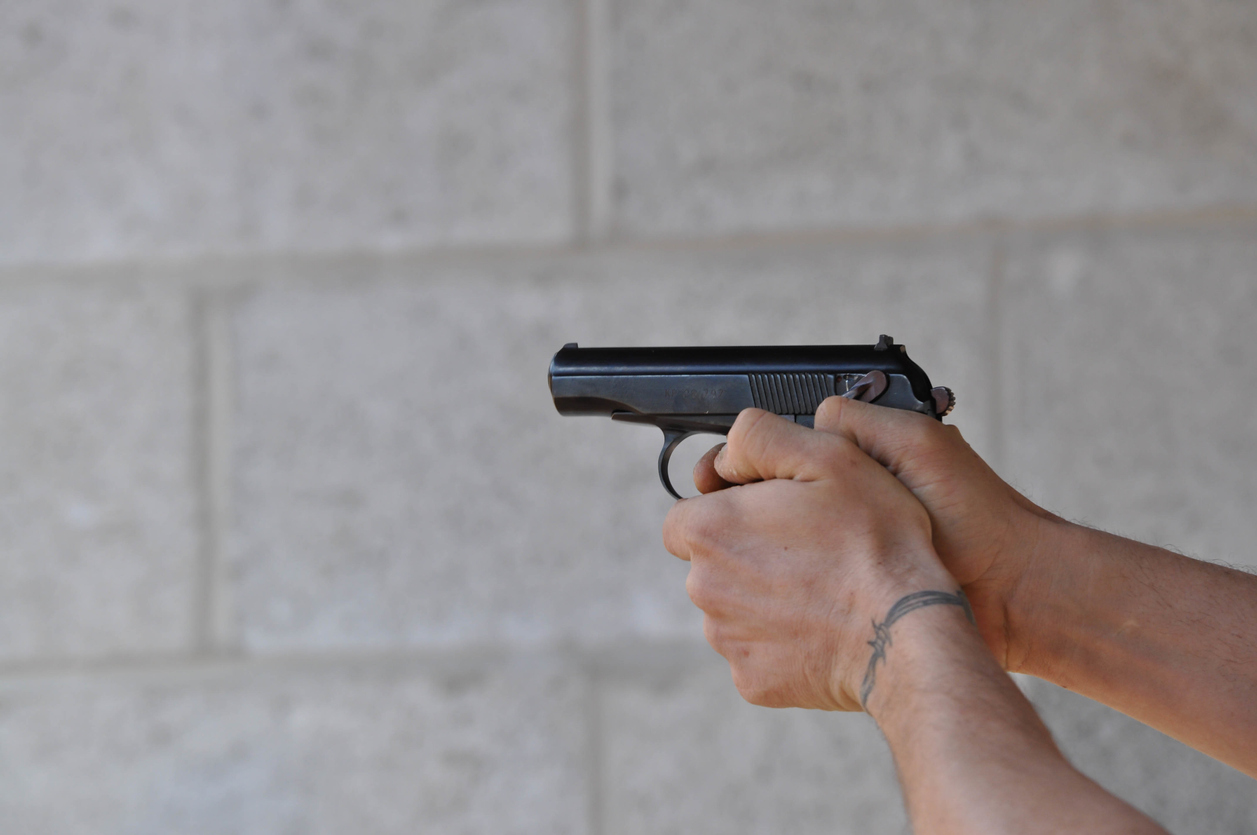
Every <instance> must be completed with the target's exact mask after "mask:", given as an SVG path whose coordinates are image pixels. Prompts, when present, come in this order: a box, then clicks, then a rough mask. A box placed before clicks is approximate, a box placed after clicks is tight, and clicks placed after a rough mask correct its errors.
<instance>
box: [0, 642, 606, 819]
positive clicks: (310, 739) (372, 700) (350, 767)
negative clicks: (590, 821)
mask: <svg viewBox="0 0 1257 835" xmlns="http://www.w3.org/2000/svg"><path fill="white" fill-rule="evenodd" d="M583 704H584V689H583V686H582V685H581V683H580V682H579V680H576V679H572V678H569V677H567V676H565V675H563V674H562V672H561V671H560V670H557V669H555V668H554V666H553V665H549V666H547V665H545V664H542V665H538V666H537V667H535V668H534V669H529V670H525V669H522V668H521V667H520V666H515V667H498V668H488V669H484V670H481V671H479V672H462V673H456V674H446V675H432V674H425V673H423V672H422V671H421V670H418V669H414V668H413V666H410V667H408V666H407V665H405V664H400V665H399V668H398V669H396V670H393V671H385V670H383V669H382V668H380V667H378V666H377V667H376V668H374V669H371V668H367V669H354V668H352V667H349V668H340V669H337V668H329V669H325V670H323V671H318V670H305V671H302V670H296V671H286V672H285V674H283V675H278V674H275V673H270V672H266V671H256V670H254V671H247V670H246V671H244V672H242V673H233V672H231V671H225V672H215V671H213V670H210V671H203V672H188V673H185V674H173V675H170V676H167V677H166V679H165V680H161V679H160V677H159V678H154V679H151V680H150V678H149V677H147V676H141V677H139V678H137V679H134V680H130V681H128V680H125V679H123V680H106V681H99V682H91V681H87V680H82V681H45V682H42V683H39V682H36V683H33V684H24V685H11V686H5V687H3V688H2V689H0V740H3V743H4V744H3V746H2V749H0V772H3V774H4V775H5V779H4V780H3V782H2V784H0V816H2V817H3V819H4V821H5V829H6V830H7V831H11V832H23V833H29V835H77V833H84V835H87V833H90V834H91V835H111V833H118V835H121V834H122V833H128V835H132V834H137V833H138V834H142V835H147V834H148V833H152V834H153V835H157V833H167V832H179V833H188V835H210V833H224V835H226V833H231V834H232V835H248V833H259V834H260V833H267V835H269V834H270V833H277V832H285V833H287V832H292V833H297V832H300V833H310V835H318V833H344V832H355V833H363V835H377V834H378V835H383V833H468V834H469V835H470V833H486V834H487V833H499V832H502V833H535V832H554V833H566V834H567V835H576V833H583V832H585V831H587V830H586V821H587V817H588V812H587V809H586V796H587V791H586V788H585V780H586V773H587V772H586V770H585V769H584V768H583V767H582V764H581V756H582V754H583V752H584V744H585V743H584V740H585V728H584V724H583V722H584V715H585V713H584V710H583V707H582V706H583Z"/></svg>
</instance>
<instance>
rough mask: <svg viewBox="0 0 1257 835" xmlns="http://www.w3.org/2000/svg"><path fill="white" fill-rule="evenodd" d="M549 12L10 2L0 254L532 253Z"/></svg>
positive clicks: (567, 187) (564, 57) (548, 168)
mask: <svg viewBox="0 0 1257 835" xmlns="http://www.w3.org/2000/svg"><path fill="white" fill-rule="evenodd" d="M573 19H574V10H573V8H572V4H571V3H570V2H568V0H529V1H528V2H506V0H493V2H488V3H475V4H469V3H461V2H455V0H425V2H417V3H400V4H399V3H388V2H383V1H382V0H371V1H370V2H362V3H349V4H346V3H337V2H332V0H300V2H295V3H288V2H266V3H256V2H251V0H226V2H217V3H197V2H191V1H190V0H176V2H156V1H155V0H131V2H123V3H114V4H110V5H108V6H102V5H100V4H96V3H90V2H81V0H63V1H62V2H57V3H44V2H33V0H19V2H16V3H8V4H6V7H5V24H6V25H5V27H4V33H3V34H0V112H2V113H4V114H5V117H4V119H3V120H0V194H2V195H4V197H3V198H2V199H0V251H2V252H3V255H2V256H0V258H3V259H4V260H7V261H21V260H62V259H66V258H70V259H81V258H90V257H98V256H99V257H107V258H115V257H122V256H149V255H152V254H159V253H160V254H172V253H174V254H182V253H188V252H200V251H211V250H212V251H223V250H227V251H237V250H257V249H262V250H269V249H315V250H323V249H329V248H346V247H349V248H366V247H377V246H383V247H405V246H412V245H424V244H430V243H434V242H439V243H442V244H450V243H463V242H502V241H553V240H556V239H562V238H565V237H566V236H568V235H569V233H570V231H571V228H572V217H571V214H572V207H571V193H572V190H573V186H572V179H571V177H572V175H571V170H570V169H571V155H572V149H571V147H570V134H571V123H572V118H573V117H572V89H571V87H572V77H573V69H572V60H573V56H574V55H575V48H574V46H573V44H572V38H573V37H574V35H573V26H574V24H573Z"/></svg>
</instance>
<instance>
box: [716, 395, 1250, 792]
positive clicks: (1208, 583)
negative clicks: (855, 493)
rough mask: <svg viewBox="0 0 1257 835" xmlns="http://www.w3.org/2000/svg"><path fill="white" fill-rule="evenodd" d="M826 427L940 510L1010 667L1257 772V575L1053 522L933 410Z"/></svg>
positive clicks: (942, 545)
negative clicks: (930, 415)
mask: <svg viewBox="0 0 1257 835" xmlns="http://www.w3.org/2000/svg"><path fill="white" fill-rule="evenodd" d="M816 426H817V428H818V429H821V430H822V431H824V432H827V433H832V434H836V435H838V436H839V437H842V438H845V439H847V440H849V441H850V442H852V443H854V444H856V445H857V446H859V447H860V448H861V450H862V451H864V452H865V453H867V454H868V455H870V456H871V457H872V458H873V459H875V460H876V461H878V462H879V463H881V464H882V465H883V466H885V467H886V468H887V470H888V471H889V472H891V473H893V474H895V475H896V476H897V478H898V479H899V481H900V482H901V483H902V484H904V486H906V487H907V488H908V489H909V490H911V491H912V493H913V495H914V496H915V497H916V498H917V500H918V501H920V502H921V504H922V505H924V507H925V508H926V510H927V511H928V512H929V515H930V519H931V522H932V525H933V540H934V546H935V549H936V551H937V553H938V554H939V556H940V557H941V558H942V561H943V564H944V565H945V566H946V567H947V569H948V570H949V571H950V572H951V574H952V575H953V576H954V577H955V578H956V580H957V581H958V582H959V583H960V585H961V587H962V588H963V589H964V590H965V593H966V595H967V596H968V598H969V600H970V602H971V603H972V606H973V611H974V615H975V617H976V619H977V623H978V626H979V629H980V631H981V633H982V637H983V638H984V639H985V641H986V644H987V646H988V647H989V648H990V650H991V653H992V654H993V655H994V657H995V658H996V659H997V660H998V661H999V662H1000V665H1001V666H1002V667H1003V668H1004V669H1005V670H1008V671H1010V672H1019V673H1027V674H1029V675H1033V676H1036V677H1038V678H1042V679H1046V680H1048V681H1052V682H1054V683H1056V684H1059V685H1061V686H1063V687H1067V688H1069V689H1070V690H1073V691H1075V692H1078V693H1082V694H1083V695H1085V696H1088V697H1090V698H1092V699H1095V700H1096V701H1099V702H1103V703H1104V704H1107V705H1109V706H1110V707H1113V708H1115V709H1117V710H1120V711H1121V712H1123V713H1126V714H1127V715H1129V716H1132V717H1134V718H1136V719H1139V720H1140V721H1142V722H1144V723H1146V724H1148V725H1151V726H1152V727H1154V728H1157V729H1158V730H1160V731H1162V732H1164V733H1166V734H1167V735H1169V736H1172V737H1174V738H1176V739H1178V740H1180V741H1181V742H1184V743H1186V744H1187V745H1190V746H1192V747H1193V748H1196V749H1197V750H1200V751H1202V752H1204V753H1206V754H1208V755H1210V756H1212V757H1214V758H1215V759H1218V760H1221V761H1222V762H1225V763H1228V764H1229V765H1231V766H1233V767H1234V768H1236V769H1238V770H1240V771H1242V772H1244V773H1246V774H1248V775H1249V776H1251V777H1255V778H1257V576H1253V575H1251V574H1247V573H1245V572H1242V571H1237V570H1235V569H1231V568H1226V567H1223V566H1219V565H1214V564H1212V563H1207V562H1202V561H1200V560H1194V559H1191V558H1188V557H1185V556H1183V555H1181V554H1176V553H1174V552H1172V551H1167V550H1165V549H1163V548H1156V547H1154V546H1151V545H1145V544H1142V543H1139V542H1134V541H1132V540H1129V539H1123V538H1121V537H1118V536H1113V535H1112V534H1108V533H1104V532H1102V531H1097V530H1093V529H1090V528H1086V527H1083V526H1081V525H1077V524H1073V523H1071V522H1068V521H1065V520H1063V519H1061V518H1059V517H1057V516H1055V515H1053V514H1051V513H1048V512H1047V511H1045V510H1043V509H1042V508H1040V507H1038V506H1036V505H1035V504H1034V503H1032V502H1030V501H1029V500H1028V499H1026V498H1025V497H1023V496H1021V495H1020V494H1019V493H1018V492H1017V491H1016V490H1014V489H1013V488H1012V487H1010V486H1009V485H1008V484H1006V483H1005V482H1004V481H1003V480H1002V479H1000V478H999V476H997V475H996V474H995V473H994V471H992V470H991V468H990V467H988V466H987V465H986V463H985V462H984V461H983V460H982V459H981V458H980V457H978V455H977V454H976V453H975V452H974V451H973V450H972V449H971V448H970V447H969V445H968V444H967V443H965V441H964V439H963V438H962V437H961V435H960V432H959V430H957V429H956V428H955V427H954V426H945V425H943V424H942V423H939V422H938V421H936V420H932V419H930V418H928V417H925V416H924V415H919V414H915V413H910V412H905V411H901V410H896V409H886V408H882V407H878V406H872V405H869V404H866V403H857V402H852V401H849V400H844V399H842V398H836V397H835V398H830V399H829V400H826V401H825V402H824V403H823V404H821V408H820V409H819V410H818V412H817V415H816ZM711 462H712V457H708V458H707V459H704V462H701V463H700V465H699V467H698V468H696V470H697V471H698V478H699V479H700V480H702V481H703V482H704V486H705V487H707V488H708V489H711V488H713V487H718V486H719V475H718V473H717V472H716V471H715V470H714V469H713V468H712V467H711Z"/></svg>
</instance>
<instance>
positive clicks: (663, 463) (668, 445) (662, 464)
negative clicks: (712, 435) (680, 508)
mask: <svg viewBox="0 0 1257 835" xmlns="http://www.w3.org/2000/svg"><path fill="white" fill-rule="evenodd" d="M697 434H699V433H698V432H669V431H668V430H667V429H665V430H663V449H661V450H660V451H659V481H660V482H662V483H663V489H665V490H667V491H668V495H670V496H672V498H674V499H676V500H677V501H680V500H681V494H680V493H678V492H677V491H676V488H674V487H673V486H672V479H670V478H668V462H669V461H671V460H672V453H673V451H674V450H675V449H676V448H677V447H678V446H680V445H681V442H682V441H684V440H685V439H686V438H688V437H689V436H691V435H697Z"/></svg>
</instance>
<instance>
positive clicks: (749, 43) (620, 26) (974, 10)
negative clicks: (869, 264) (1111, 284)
mask: <svg viewBox="0 0 1257 835" xmlns="http://www.w3.org/2000/svg"><path fill="white" fill-rule="evenodd" d="M612 18H613V26H612V36H611V45H612V46H611V48H612V56H611V62H610V63H611V83H610V94H609V95H610V102H609V109H610V112H611V117H610V118H611V121H612V130H611V143H612V148H611V150H610V158H611V159H612V166H613V169H614V191H613V196H612V225H613V226H614V227H615V228H617V229H619V230H620V231H622V232H625V233H629V234H638V235H663V236H673V235H677V234H683V233H703V232H729V231H738V230H743V229H781V228H798V227H824V226H833V225H840V226H841V225H854V226H870V225H871V226H880V225H893V224H904V223H909V224H911V223H935V222H939V221H947V222H953V221H965V220H972V219H981V218H987V217H1011V218H1036V217H1051V216H1058V215H1067V214H1073V213H1080V212H1081V213H1095V212H1099V213H1105V212H1132V211H1135V212H1143V211H1153V210H1163V209H1190V208H1192V207H1197V206H1206V205H1213V204H1227V203H1236V202H1238V203H1244V204H1246V205H1252V204H1253V202H1254V194H1257V153H1254V149H1255V148H1257V145H1255V144H1254V143H1255V142H1257V139H1255V137H1257V98H1255V97H1254V96H1253V95H1252V83H1251V80H1252V79H1253V78H1254V77H1257V48H1254V47H1255V46H1257V7H1254V6H1253V5H1252V4H1250V3H1236V2H1230V1H1229V0H1193V2H1189V3H1182V2H1166V1H1165V0H1158V1H1157V2H1103V0H1068V1H1067V2H1060V3H1038V4H1035V3H1002V4H994V5H992V4H989V3H983V2H978V1H977V0H944V2H936V0H928V1H927V0H921V1H920V2H911V3H880V2H877V0H860V2H854V3H830V2H823V0H786V2H781V3H757V2H754V0H736V2H725V0H692V1H691V2H685V3H677V2H673V0H650V1H649V2H633V3H613V4H612Z"/></svg>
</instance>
